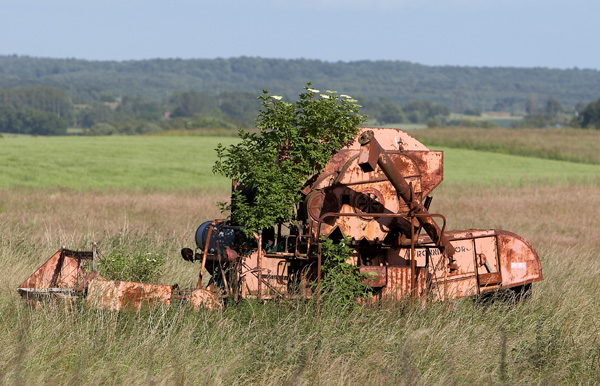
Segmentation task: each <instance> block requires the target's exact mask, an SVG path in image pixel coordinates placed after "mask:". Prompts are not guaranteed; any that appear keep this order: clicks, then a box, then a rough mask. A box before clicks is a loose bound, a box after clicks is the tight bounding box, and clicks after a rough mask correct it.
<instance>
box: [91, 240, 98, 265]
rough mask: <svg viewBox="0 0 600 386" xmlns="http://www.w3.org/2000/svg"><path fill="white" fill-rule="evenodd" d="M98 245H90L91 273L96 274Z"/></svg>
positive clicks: (94, 243)
mask: <svg viewBox="0 0 600 386" xmlns="http://www.w3.org/2000/svg"><path fill="white" fill-rule="evenodd" d="M97 247H98V245H97V244H96V242H95V241H94V242H93V243H92V272H98V250H97Z"/></svg>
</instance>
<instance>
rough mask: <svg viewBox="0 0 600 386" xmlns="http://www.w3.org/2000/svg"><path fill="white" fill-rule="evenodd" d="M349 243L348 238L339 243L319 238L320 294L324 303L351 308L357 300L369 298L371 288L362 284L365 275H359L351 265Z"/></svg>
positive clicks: (356, 268)
mask: <svg viewBox="0 0 600 386" xmlns="http://www.w3.org/2000/svg"><path fill="white" fill-rule="evenodd" d="M350 242H351V239H350V237H344V238H343V239H342V240H340V241H339V242H334V241H333V240H331V239H328V238H326V237H322V238H321V258H322V261H323V263H322V267H321V269H322V272H323V279H322V280H321V293H322V298H323V301H324V303H327V304H330V305H335V306H351V305H353V304H358V303H357V302H356V301H357V299H360V298H366V297H369V296H371V292H372V288H371V287H370V286H368V285H366V284H365V283H363V279H366V278H368V277H367V275H366V274H361V273H360V268H359V267H357V266H355V265H353V264H352V263H351V260H350V255H351V254H352V251H353V249H352V247H351V246H350Z"/></svg>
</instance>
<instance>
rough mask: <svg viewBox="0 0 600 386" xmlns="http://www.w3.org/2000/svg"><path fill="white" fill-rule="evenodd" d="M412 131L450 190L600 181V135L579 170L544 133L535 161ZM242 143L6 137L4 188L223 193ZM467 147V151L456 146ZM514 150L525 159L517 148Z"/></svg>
mask: <svg viewBox="0 0 600 386" xmlns="http://www.w3.org/2000/svg"><path fill="white" fill-rule="evenodd" d="M465 130H466V129H465ZM469 130H471V129H469ZM467 131H468V130H467ZM471 131H474V132H475V134H474V135H473V137H476V134H477V133H478V132H479V130H478V129H472V130H471ZM484 132H485V134H488V133H489V134H490V138H495V139H496V140H497V141H501V140H503V139H504V140H505V141H506V139H505V138H507V135H506V134H505V133H504V131H503V130H498V133H497V134H493V132H494V130H484ZM410 133H411V134H412V135H414V136H415V137H417V138H419V139H420V140H422V141H423V142H424V143H426V144H427V145H428V146H430V148H431V149H435V150H443V151H444V181H445V183H446V184H453V183H458V184H476V185H486V186H506V185H508V186H522V185H531V184H536V183H539V182H543V183H544V184H550V185H556V184H559V185H560V184H571V183H574V182H583V181H587V182H590V181H592V182H597V181H598V176H600V152H594V151H593V149H594V144H597V143H600V134H599V135H597V136H590V137H589V138H587V141H586V140H585V139H582V140H578V143H579V144H581V146H585V147H586V148H587V150H586V151H587V154H588V155H589V157H596V158H597V161H598V162H597V163H598V164H586V163H576V164H574V163H572V162H563V161H557V160H551V161H548V160H545V159H541V158H538V157H535V156H534V155H535V154H536V153H538V152H539V153H542V152H544V148H545V147H546V146H548V144H547V142H546V138H547V137H551V135H550V134H547V133H546V132H545V131H544V132H543V133H542V132H540V131H539V130H538V131H532V132H529V134H527V135H528V137H529V139H530V140H531V141H530V144H529V147H528V148H527V149H528V151H529V154H522V155H529V157H525V156H514V155H512V154H501V153H489V152H485V151H476V150H471V148H474V149H477V147H476V146H470V144H469V142H466V141H464V140H462V139H461V138H462V137H461V135H462V136H463V137H466V134H462V131H461V130H456V131H448V133H458V134H452V136H451V138H456V140H455V142H451V141H449V140H448V139H447V138H449V137H450V136H446V137H444V134H446V129H439V130H419V131H413V132H410ZM421 133H426V135H421ZM430 133H433V134H435V136H434V135H430ZM584 133H588V132H584ZM534 134H537V137H534V136H533V135H534ZM436 138H437V140H436ZM444 138H446V141H444V140H443V139H444ZM476 138H477V137H476ZM566 138H571V137H566ZM236 141H237V138H234V137H207V136H193V137H179V136H164V137H163V136H123V137H20V138H2V139H0V145H1V146H0V165H3V167H0V188H8V187H27V188H48V187H56V188H69V189H76V190H80V189H85V190H89V189H146V190H147V189H151V190H160V191H171V190H181V189H201V190H214V189H217V190H222V189H227V188H229V186H230V181H228V180H227V179H225V178H222V177H220V176H216V175H214V174H213V173H212V165H213V163H214V161H215V160H216V152H215V150H214V149H215V148H216V147H217V144H218V143H223V144H224V145H228V144H231V143H235V142H236ZM560 141H563V142H564V143H565V148H566V149H565V158H574V157H578V156H582V157H583V156H586V155H585V154H582V153H581V149H580V148H579V147H576V146H569V143H568V140H567V139H565V138H561V137H560V136H557V137H556V140H555V143H556V144H558V143H559V142H560ZM573 142H575V141H573ZM461 144H464V147H465V149H461V148H457V147H458V146H459V145H461ZM502 146H504V147H506V148H509V149H515V148H517V147H516V146H515V147H514V148H513V147H510V146H513V145H512V142H510V141H508V142H507V143H505V144H503V145H502ZM557 146H558V145H557ZM596 148H597V146H596ZM483 150H486V149H483ZM511 151H512V152H513V153H517V154H520V152H519V151H518V149H517V150H514V151H513V150H511ZM504 153H509V151H508V150H507V151H505V152H504ZM586 157H587V156H586Z"/></svg>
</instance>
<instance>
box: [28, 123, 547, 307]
mask: <svg viewBox="0 0 600 386" xmlns="http://www.w3.org/2000/svg"><path fill="white" fill-rule="evenodd" d="M442 179H443V153H442V152H440V151H430V150H429V149H428V148H427V147H425V146H424V145H423V144H421V143H420V142H419V141H417V140H416V139H414V138H412V137H411V136H410V135H408V134H407V133H405V132H404V131H401V130H397V129H387V128H363V129H362V132H361V134H360V136H359V138H357V141H354V143H353V144H351V145H348V146H346V147H344V148H342V149H341V150H340V151H339V152H337V153H336V154H335V155H334V156H333V157H332V158H331V160H330V161H329V162H328V163H327V165H325V167H324V168H323V170H322V172H321V173H319V174H318V175H315V176H313V177H312V178H310V179H309V180H308V182H306V183H305V184H304V187H303V189H302V196H303V198H304V199H303V202H302V204H301V205H299V207H298V208H297V210H298V219H299V221H297V222H295V223H293V224H278V225H277V226H275V227H273V228H270V229H263V230H262V231H260V232H256V233H254V234H252V236H251V237H248V236H247V235H246V233H245V232H243V229H242V227H240V226H238V225H237V224H235V223H232V222H231V221H227V220H214V221H207V222H205V223H203V224H202V225H200V226H199V227H198V229H197V230H196V234H195V241H196V248H194V249H191V248H184V249H182V251H181V253H182V257H183V258H184V259H185V260H186V261H190V262H194V261H197V262H199V263H200V264H199V265H200V273H199V278H198V284H197V286H196V288H194V289H188V290H182V289H179V288H177V286H171V285H161V284H150V283H135V282H126V281H114V280H105V279H103V278H102V277H101V276H100V275H99V274H98V273H97V272H96V269H95V262H96V250H95V248H94V250H93V251H71V250H68V249H64V248H63V249H61V250H59V251H58V252H56V254H54V256H52V257H51V258H50V259H49V260H48V261H47V262H46V263H44V264H43V265H42V266H41V267H40V268H39V269H38V270H37V271H36V272H35V273H33V274H32V275H31V276H30V277H29V278H28V279H27V280H25V282H23V284H22V285H21V286H20V287H19V288H18V291H19V292H20V293H21V295H22V296H23V297H25V298H27V299H28V300H29V301H31V302H33V303H35V302H37V301H38V300H40V299H41V298H45V297H48V296H51V297H64V298H73V297H85V298H86V301H87V303H88V304H89V305H91V306H94V307H98V308H102V309H108V310H118V309H134V310H138V309H140V307H142V306H143V305H145V304H167V305H169V304H171V302H172V301H174V300H175V299H180V300H183V301H189V302H190V303H191V304H192V305H193V306H194V307H197V308H198V307H207V308H218V307H221V306H222V304H223V299H231V300H235V301H238V300H240V299H248V298H256V299H259V300H266V299H273V298H284V299H285V298H310V297H314V296H317V297H318V296H319V294H320V282H321V279H322V272H321V271H322V269H321V268H322V264H323V257H322V254H321V240H322V238H323V237H325V238H330V239H333V240H338V241H339V240H341V239H343V238H344V237H350V238H351V245H352V247H353V249H354V253H353V254H352V256H351V263H352V264H353V265H355V266H357V267H359V269H360V272H361V273H367V274H368V276H367V277H365V279H364V281H365V283H366V284H367V285H369V286H371V287H372V289H373V294H374V297H373V301H377V300H384V299H391V300H400V299H406V298H408V297H412V298H429V299H433V300H438V301H443V300H447V299H454V298H459V297H465V296H477V295H482V294H486V293H492V292H494V291H498V290H500V289H509V288H510V289H513V290H516V291H520V292H522V291H527V290H529V287H530V286H531V283H533V282H535V281H539V280H542V267H541V263H540V259H539V257H538V255H537V253H536V252H535V250H534V249H533V248H532V247H531V245H530V244H529V243H528V242H527V241H525V240H524V239H523V238H522V237H520V236H518V235H516V234H514V233H511V232H508V231H503V230H482V229H468V230H458V231H456V230H455V231H447V230H446V229H445V226H446V219H445V217H444V216H443V215H441V214H433V213H430V212H429V207H430V204H431V193H432V191H433V190H434V189H435V188H436V187H437V186H438V185H439V184H440V183H441V182H442ZM232 189H234V190H238V191H240V192H241V193H242V194H244V195H246V196H247V197H249V198H251V197H252V192H251V191H247V190H245V189H244V188H243V187H242V186H237V185H236V184H235V183H234V184H233V187H232ZM234 210H235V209H234ZM83 260H92V261H93V262H94V264H93V266H94V269H93V270H92V272H90V273H88V272H86V271H85V270H84V268H83V266H82V262H83ZM206 272H208V274H210V275H211V280H210V283H209V284H208V285H206V286H205V285H203V283H206V282H207V280H204V281H203V280H202V279H203V274H205V273H206Z"/></svg>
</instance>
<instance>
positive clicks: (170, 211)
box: [0, 131, 600, 385]
mask: <svg viewBox="0 0 600 386" xmlns="http://www.w3.org/2000/svg"><path fill="white" fill-rule="evenodd" d="M538 132H539V133H540V134H539V137H537V139H536V142H534V145H532V146H533V147H535V146H537V145H535V143H540V144H543V141H544V135H546V134H545V132H542V131H538ZM231 140H232V139H231V138H229V139H228V138H202V137H198V138H196V137H189V138H188V137H186V138H177V137H118V138H1V139H0V187H1V188H0V234H1V235H2V237H1V238H0V272H2V273H1V274H2V280H1V281H0V342H2V350H0V384H3V383H6V384H47V383H54V384H86V385H95V384H98V385H100V384H102V385H104V384H107V383H110V384H123V383H127V384H208V385H214V384H216V385H219V384H221V385H229V384H240V385H255V384H264V385H282V384H289V385H320V384H334V385H365V384H369V385H371V384H373V385H389V384H411V385H414V384H422V385H430V384H441V385H447V384H505V385H508V384H531V385H533V384H535V385H538V384H596V383H597V382H598V381H597V380H598V379H600V327H599V326H598V320H600V303H599V302H598V300H597V298H598V293H599V292H600V280H598V277H599V276H598V275H599V274H600V213H598V211H597V209H596V208H598V207H600V194H598V192H599V189H600V180H599V179H598V176H599V175H600V165H596V164H588V163H581V162H580V163H573V162H564V161H549V160H544V159H540V158H536V157H531V156H530V157H522V156H513V155H510V154H498V153H487V152H483V151H475V150H470V149H456V148H443V149H444V150H445V151H446V153H445V168H444V169H445V175H446V179H445V182H444V183H443V184H442V186H440V187H439V188H438V189H437V190H436V191H435V198H434V201H433V204H432V211H434V212H438V213H443V214H444V215H445V216H446V217H447V218H448V226H449V228H450V229H465V228H500V229H508V230H511V231H513V232H515V233H518V234H520V235H522V236H523V237H525V238H526V239H528V240H529V241H530V242H531V244H532V245H533V246H534V247H535V248H536V249H537V251H538V253H539V254H540V257H541V259H542V265H543V272H544V281H542V282H540V283H536V284H535V285H534V291H533V294H532V297H531V298H530V299H528V300H527V301H525V302H521V303H518V304H515V305H512V304H509V303H506V302H501V301H498V302H491V303H485V304H479V303H476V302H473V301H472V300H470V299H462V300H458V301H452V302H446V303H440V304H433V305H425V304H410V303H402V304H395V305H384V306H383V307H381V308H364V309H358V310H354V311H346V310H342V309H330V308H326V309H325V310H324V312H323V313H322V314H321V315H320V317H317V316H316V315H315V313H314V307H313V305H312V304H310V303H308V304H299V305H298V306H299V309H298V310H295V309H292V308H289V307H287V306H285V305H278V304H267V305H259V304H256V303H252V302H245V303H242V304H240V305H238V306H236V307H230V308H228V309H226V310H225V311H223V312H191V311H189V310H186V309H180V308H176V307H173V308H170V309H167V308H165V309H157V310H153V311H146V312H142V313H139V314H133V313H128V312H120V313H112V312H101V311H96V310H90V309H87V308H85V307H84V306H83V305H75V306H74V307H73V308H71V309H69V308H65V307H60V306H56V307H47V308H44V309H42V310H38V311H35V310H32V309H30V308H29V307H27V306H26V305H25V304H24V302H23V301H22V300H21V299H20V298H19V297H18V295H17V294H16V291H15V288H16V287H17V286H18V285H19V284H20V283H21V282H22V281H23V280H24V279H25V278H26V277H27V276H28V275H29V274H30V273H32V272H33V271H34V270H35V269H36V268H37V267H38V266H39V264H40V263H41V262H43V261H44V260H45V259H47V258H48V257H49V256H50V255H51V254H52V253H53V252H55V251H56V250H57V249H58V248H59V247H60V246H62V245H65V246H68V247H73V248H89V245H90V243H91V242H92V241H94V240H95V241H98V242H99V248H100V251H101V252H102V253H103V254H108V253H110V252H111V251H112V250H114V249H118V248H122V249H126V250H136V251H147V252H153V253H161V254H163V255H164V256H165V257H166V258H167V264H166V267H165V272H164V273H163V277H162V279H161V282H163V283H169V284H172V283H174V282H178V283H179V284H180V286H181V287H186V286H189V285H191V284H192V283H193V282H194V280H195V279H196V276H197V266H196V265H192V264H190V263H186V262H184V261H183V260H182V259H181V258H180V257H179V252H178V251H179V249H180V248H181V247H183V246H191V245H193V235H194V231H195V228H196V226H197V225H198V224H199V223H200V222H202V221H204V220H207V219H212V218H216V217H219V216H220V214H219V213H218V210H217V209H216V207H215V205H214V202H215V201H217V200H222V199H224V198H226V196H227V189H228V186H229V182H228V181H223V180H222V179H219V178H215V177H213V176H210V165H211V163H212V160H213V159H214V153H211V152H210V150H211V149H214V147H215V146H216V143H217V142H220V141H221V142H227V141H231ZM596 145H598V143H597V142H596ZM542 146H543V145H542ZM434 147H435V146H434ZM49 156H50V157H49ZM573 156H574V155H573ZM49 158H50V159H49ZM21 165H23V166H21ZM113 167H114V168H115V169H116V171H112V170H109V169H110V168H113ZM27 173H29V174H28V175H29V179H28V180H23V178H20V176H22V175H27ZM90 176H95V178H92V177H90ZM57 181H61V182H60V183H57ZM207 181H210V183H209V182H207Z"/></svg>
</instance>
